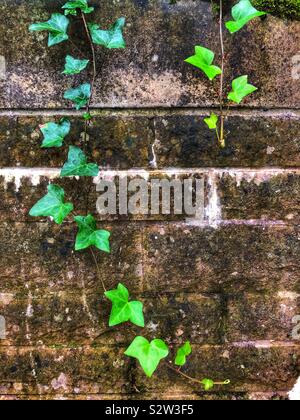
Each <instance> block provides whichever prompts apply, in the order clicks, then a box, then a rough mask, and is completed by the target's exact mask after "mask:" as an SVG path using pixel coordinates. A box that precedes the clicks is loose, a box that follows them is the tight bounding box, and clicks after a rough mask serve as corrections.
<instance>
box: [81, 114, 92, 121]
mask: <svg viewBox="0 0 300 420" xmlns="http://www.w3.org/2000/svg"><path fill="white" fill-rule="evenodd" d="M82 117H83V119H84V120H85V121H90V120H91V119H92V115H91V113H90V112H85V113H84V114H83V115H82Z"/></svg>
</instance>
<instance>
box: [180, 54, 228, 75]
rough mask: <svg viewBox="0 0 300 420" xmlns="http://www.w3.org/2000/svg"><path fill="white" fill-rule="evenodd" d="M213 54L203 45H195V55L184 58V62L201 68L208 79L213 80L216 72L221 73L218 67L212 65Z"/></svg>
mask: <svg viewBox="0 0 300 420" xmlns="http://www.w3.org/2000/svg"><path fill="white" fill-rule="evenodd" d="M214 58H215V54H214V53H213V52H212V51H211V50H209V49H207V48H204V47H201V46H196V47H195V55H193V56H192V57H189V58H187V59H186V60H185V62H186V63H189V64H192V65H193V66H195V67H197V68H199V69H201V70H202V71H203V72H204V73H205V74H206V76H207V77H208V78H209V80H213V79H214V78H215V77H216V76H217V75H218V74H222V70H221V69H220V67H217V66H214V65H212V63H213V61H214Z"/></svg>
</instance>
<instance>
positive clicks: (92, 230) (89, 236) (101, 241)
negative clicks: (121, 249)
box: [74, 214, 110, 253]
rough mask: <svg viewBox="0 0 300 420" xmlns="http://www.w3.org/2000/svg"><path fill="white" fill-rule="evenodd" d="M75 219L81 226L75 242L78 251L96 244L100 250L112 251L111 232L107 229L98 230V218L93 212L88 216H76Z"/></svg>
mask: <svg viewBox="0 0 300 420" xmlns="http://www.w3.org/2000/svg"><path fill="white" fill-rule="evenodd" d="M74 219H75V222H76V223H77V225H78V228H79V231H78V234H77V236H76V243H75V250H76V251H80V250H81V249H86V248H89V247H90V246H93V245H94V246H95V247H96V248H98V249H100V251H103V252H107V253H110V243H109V238H110V232H108V231H107V230H97V224H96V220H95V219H94V217H93V216H92V215H91V214H89V215H88V216H86V217H84V216H76V217H75V218H74Z"/></svg>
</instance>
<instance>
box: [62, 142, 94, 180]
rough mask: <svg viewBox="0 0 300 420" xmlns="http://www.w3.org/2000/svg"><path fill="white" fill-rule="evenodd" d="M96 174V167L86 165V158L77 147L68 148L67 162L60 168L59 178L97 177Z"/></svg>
mask: <svg viewBox="0 0 300 420" xmlns="http://www.w3.org/2000/svg"><path fill="white" fill-rule="evenodd" d="M98 174H99V168H98V165H97V164H96V163H88V162H87V157H86V156H85V154H84V153H83V151H82V150H81V149H79V147H76V146H70V148H69V154H68V160H67V162H66V163H65V164H64V166H63V168H62V170H61V173H60V176H61V177H67V176H97V175H98Z"/></svg>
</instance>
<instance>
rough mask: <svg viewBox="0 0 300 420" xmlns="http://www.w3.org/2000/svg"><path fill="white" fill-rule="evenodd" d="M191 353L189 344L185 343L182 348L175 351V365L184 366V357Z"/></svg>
mask: <svg viewBox="0 0 300 420" xmlns="http://www.w3.org/2000/svg"><path fill="white" fill-rule="evenodd" d="M191 353H192V347H191V343H190V342H189V341H187V342H186V343H185V344H184V345H183V346H182V347H180V348H179V349H178V351H177V355H176V359H175V365H177V366H184V365H185V364H186V357H187V356H189V355H190V354H191Z"/></svg>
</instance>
